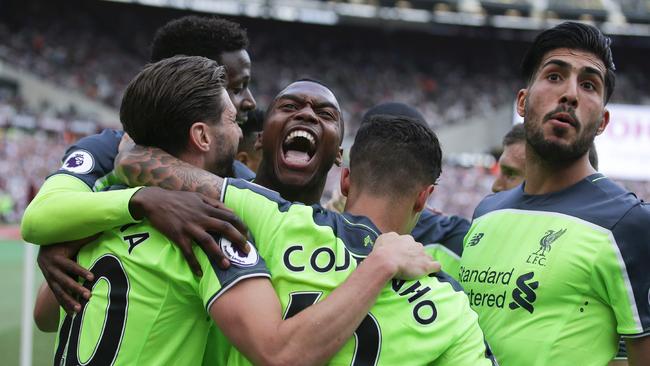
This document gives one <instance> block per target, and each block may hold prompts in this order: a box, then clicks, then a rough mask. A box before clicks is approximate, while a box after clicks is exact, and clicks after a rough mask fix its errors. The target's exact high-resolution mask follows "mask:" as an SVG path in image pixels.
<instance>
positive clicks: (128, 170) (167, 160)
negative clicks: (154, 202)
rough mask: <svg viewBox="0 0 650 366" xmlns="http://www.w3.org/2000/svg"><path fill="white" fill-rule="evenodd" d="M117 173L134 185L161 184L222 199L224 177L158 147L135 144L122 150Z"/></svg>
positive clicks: (175, 189) (116, 161) (116, 160)
mask: <svg viewBox="0 0 650 366" xmlns="http://www.w3.org/2000/svg"><path fill="white" fill-rule="evenodd" d="M115 173H116V174H117V176H118V177H119V178H120V179H122V181H124V182H125V183H126V184H128V185H129V186H131V187H137V186H158V187H161V188H165V189H169V190H174V191H189V192H198V193H202V194H204V195H206V196H208V197H210V198H213V199H217V200H219V199H220V198H221V186H222V185H223V179H222V178H221V177H218V176H216V175H214V174H212V173H209V172H207V171H205V170H203V169H200V168H197V167H195V166H193V165H191V164H188V163H186V162H184V161H181V160H179V159H177V158H175V157H173V156H171V155H169V154H168V153H166V152H165V151H163V150H161V149H158V148H155V147H148V146H140V145H133V147H131V148H128V149H125V150H123V151H121V152H120V153H119V155H118V156H117V158H116V159H115Z"/></svg>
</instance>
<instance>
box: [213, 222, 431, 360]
mask: <svg viewBox="0 0 650 366" xmlns="http://www.w3.org/2000/svg"><path fill="white" fill-rule="evenodd" d="M439 269H440V267H439V265H438V264H437V263H435V262H433V260H432V259H431V258H430V257H429V256H428V255H426V253H425V252H424V249H423V247H422V245H421V244H419V243H417V242H415V241H414V240H413V238H412V237H410V236H408V235H405V236H398V235H397V234H395V233H389V234H384V235H382V236H380V237H379V238H378V239H377V241H376V242H375V247H374V249H373V251H372V252H371V254H370V255H369V256H368V257H367V258H366V259H365V260H364V261H363V262H362V263H361V264H360V265H359V266H358V267H357V268H356V270H355V271H354V272H353V273H352V274H351V275H350V277H348V279H347V280H346V281H345V282H344V283H343V284H341V285H340V286H339V287H337V288H336V289H335V290H334V291H333V292H332V293H331V294H330V295H329V296H327V298H326V299H324V300H323V301H320V302H316V301H317V300H318V297H317V296H315V297H313V298H312V299H311V300H310V301H309V303H307V304H304V305H305V306H307V305H311V304H313V303H315V304H314V305H311V306H307V307H306V308H305V309H304V310H303V309H296V310H297V311H299V312H297V313H296V314H295V315H293V316H291V314H290V315H288V317H287V319H284V320H283V316H282V307H281V305H280V302H279V300H278V297H277V295H276V294H275V292H274V290H273V288H272V287H271V284H270V283H269V281H268V280H267V279H262V278H254V279H249V280H244V281H242V282H240V283H238V284H237V285H235V286H234V287H233V288H232V289H230V290H228V291H227V292H226V293H224V294H223V295H222V296H221V297H220V298H218V299H217V300H216V301H215V303H214V304H213V306H212V307H211V309H210V314H211V315H212V317H213V319H215V321H216V323H217V325H218V326H219V328H220V329H222V330H223V331H224V333H225V334H226V336H227V337H228V338H229V339H230V340H231V341H232V342H233V343H234V344H235V346H237V348H238V349H240V350H241V351H242V353H243V354H244V355H245V356H246V357H247V358H249V359H250V360H251V361H252V362H253V363H254V364H256V365H257V364H259V365H296V364H304V365H317V364H323V363H325V362H327V360H329V359H330V358H332V356H334V354H335V353H336V352H338V351H339V350H340V349H341V347H343V345H345V343H346V342H347V341H348V340H349V339H350V338H351V337H352V335H353V333H354V332H355V330H356V329H357V327H358V326H359V324H361V322H362V321H363V319H364V318H365V317H366V316H367V314H368V311H369V310H370V308H371V307H372V305H373V304H374V303H375V300H376V298H377V296H379V293H380V292H381V291H382V289H383V288H384V287H385V285H386V283H387V282H388V281H389V280H390V279H391V278H393V277H394V276H396V277H400V278H417V277H420V276H421V275H424V274H428V273H431V272H433V271H437V270H439ZM300 310H302V311H300Z"/></svg>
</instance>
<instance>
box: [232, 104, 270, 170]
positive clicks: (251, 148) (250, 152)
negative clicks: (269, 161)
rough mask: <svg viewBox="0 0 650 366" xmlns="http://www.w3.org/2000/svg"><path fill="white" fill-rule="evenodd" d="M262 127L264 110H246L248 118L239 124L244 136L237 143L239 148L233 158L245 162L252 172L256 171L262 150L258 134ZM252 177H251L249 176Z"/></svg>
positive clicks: (260, 132)
mask: <svg viewBox="0 0 650 366" xmlns="http://www.w3.org/2000/svg"><path fill="white" fill-rule="evenodd" d="M263 129H264V111H262V110H261V109H255V110H252V111H249V112H248V120H247V121H246V123H244V124H243V125H242V126H241V130H242V134H243V136H244V138H243V139H242V140H241V142H240V143H239V150H238V151H237V155H236V156H235V159H237V160H239V161H240V162H242V163H243V164H245V165H246V166H247V167H248V168H249V169H250V170H252V171H253V172H257V169H258V168H259V165H260V161H261V160H262V151H261V146H260V145H261V144H260V141H259V140H260V137H261V136H260V135H261V134H262V130H263ZM251 178H253V177H251Z"/></svg>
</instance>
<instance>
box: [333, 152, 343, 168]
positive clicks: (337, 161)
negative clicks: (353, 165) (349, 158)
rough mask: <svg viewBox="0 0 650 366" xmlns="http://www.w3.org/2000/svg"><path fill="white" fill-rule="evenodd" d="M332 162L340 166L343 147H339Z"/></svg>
mask: <svg viewBox="0 0 650 366" xmlns="http://www.w3.org/2000/svg"><path fill="white" fill-rule="evenodd" d="M334 164H336V166H338V167H340V166H341V165H342V164H343V148H342V147H339V152H338V153H337V154H336V159H335V160H334Z"/></svg>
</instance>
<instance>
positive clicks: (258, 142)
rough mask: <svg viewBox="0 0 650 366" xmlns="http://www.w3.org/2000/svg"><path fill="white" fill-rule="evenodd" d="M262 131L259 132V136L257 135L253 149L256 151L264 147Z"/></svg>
mask: <svg viewBox="0 0 650 366" xmlns="http://www.w3.org/2000/svg"><path fill="white" fill-rule="evenodd" d="M262 141H263V140H262V131H260V132H258V133H257V136H256V137H255V144H254V145H253V149H254V150H255V151H257V150H260V149H262Z"/></svg>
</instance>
